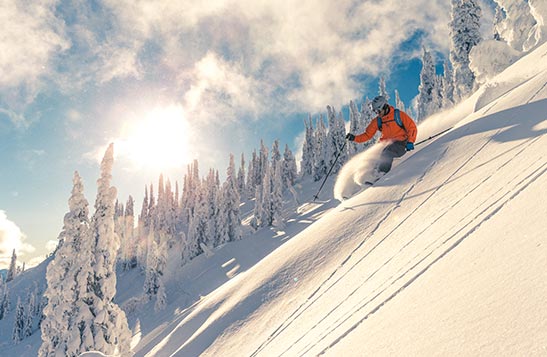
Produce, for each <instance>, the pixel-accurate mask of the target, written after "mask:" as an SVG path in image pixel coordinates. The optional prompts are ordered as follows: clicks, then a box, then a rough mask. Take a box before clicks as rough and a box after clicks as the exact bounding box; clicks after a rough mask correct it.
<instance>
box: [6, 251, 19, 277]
mask: <svg viewBox="0 0 547 357" xmlns="http://www.w3.org/2000/svg"><path fill="white" fill-rule="evenodd" d="M16 276H17V254H16V253H15V249H14V250H13V252H12V254H11V261H10V264H9V269H8V275H7V279H6V281H12V280H13V279H14V278H15V277H16Z"/></svg>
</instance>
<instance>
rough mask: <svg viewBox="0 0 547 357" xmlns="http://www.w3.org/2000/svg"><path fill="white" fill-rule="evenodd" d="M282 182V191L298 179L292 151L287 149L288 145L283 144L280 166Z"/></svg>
mask: <svg viewBox="0 0 547 357" xmlns="http://www.w3.org/2000/svg"><path fill="white" fill-rule="evenodd" d="M282 168H283V169H282V173H281V177H282V181H283V189H285V188H288V187H291V186H293V185H294V184H295V182H296V178H297V177H298V171H297V170H298V169H297V168H296V159H295V158H294V155H293V153H292V151H291V150H290V149H289V145H287V144H285V151H284V152H283V164H282Z"/></svg>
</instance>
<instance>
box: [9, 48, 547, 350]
mask: <svg viewBox="0 0 547 357" xmlns="http://www.w3.org/2000/svg"><path fill="white" fill-rule="evenodd" d="M449 127H453V128H452V129H451V130H450V131H448V132H447V133H445V134H444V135H442V136H439V137H437V138H435V139H432V140H430V141H428V142H426V143H423V144H421V145H419V146H417V147H416V150H415V151H413V152H411V153H409V154H407V155H405V156H404V157H403V158H402V159H400V160H398V161H396V163H395V165H394V168H393V169H392V171H391V172H390V173H389V174H388V175H386V176H384V177H383V178H382V179H380V181H378V182H377V183H376V184H375V185H374V186H372V187H370V188H368V189H366V190H364V191H362V192H360V193H357V194H355V195H354V196H353V197H351V198H350V199H348V200H345V201H343V202H341V203H340V202H338V201H337V200H335V199H334V198H333V186H334V180H330V181H329V182H328V184H327V185H326V187H325V188H324V189H323V190H324V191H323V192H322V193H321V195H320V197H319V199H318V200H317V202H315V203H301V205H300V207H298V210H297V212H295V210H292V211H290V210H288V211H287V215H290V216H289V220H288V223H287V225H286V228H285V229H284V230H283V231H279V230H277V231H275V230H270V229H264V230H261V231H259V232H258V233H257V234H256V235H253V236H250V237H248V238H246V239H244V240H242V241H239V242H235V243H230V244H227V245H225V246H223V247H219V248H218V249H216V250H215V251H214V254H213V255H211V256H205V255H202V256H199V257H198V258H196V259H194V260H193V261H192V262H191V263H190V264H188V265H187V266H185V267H182V268H181V267H180V266H179V260H178V258H179V257H177V256H174V255H173V256H171V257H170V259H169V268H168V274H167V276H166V280H167V299H168V305H167V308H166V309H165V310H163V311H160V312H155V311H154V308H153V305H154V302H151V303H149V304H147V305H144V306H138V304H135V303H134V298H136V297H138V296H139V295H140V294H141V293H142V285H143V276H142V274H141V272H139V271H137V270H136V269H134V270H132V271H129V272H125V273H119V277H118V287H117V288H118V294H117V296H116V302H117V303H118V304H120V306H121V307H122V308H124V310H125V311H126V313H127V316H128V319H129V324H130V327H131V328H132V329H133V331H134V338H133V348H134V349H133V350H134V352H135V354H136V356H200V355H203V356H223V357H224V356H315V355H323V354H324V355H328V356H456V355H457V356H462V355H463V356H479V355H480V356H546V355H547V303H546V301H547V225H546V223H545V221H546V218H547V189H546V187H547V175H546V171H547V135H546V134H547V44H544V45H542V46H540V47H538V48H537V49H536V50H534V51H533V52H532V53H530V54H528V55H527V56H525V57H523V58H521V59H520V60H518V61H517V62H515V63H514V64H513V65H511V66H510V67H509V68H507V69H506V70H505V71H504V72H502V73H501V74H500V75H498V76H496V77H495V78H493V79H491V80H490V81H489V82H488V83H486V84H485V85H484V86H483V87H482V88H481V89H479V90H478V91H477V92H476V93H475V94H474V95H473V96H472V97H470V98H468V99H467V100H465V101H464V102H462V103H460V104H459V105H458V106H456V107H455V108H453V109H451V110H449V111H446V112H443V113H439V114H437V115H435V116H434V117H432V118H430V119H429V120H428V121H426V122H424V123H422V124H421V125H420V128H419V132H420V134H419V138H418V140H422V139H425V138H427V137H429V136H431V135H432V134H435V133H436V132H438V131H441V130H443V129H446V128H449ZM347 165H354V163H353V161H351V162H350V163H348V164H347ZM345 171H349V172H351V171H352V170H351V167H350V168H345ZM353 182H354V180H353V178H352V177H351V175H350V176H344V175H341V177H340V178H339V180H338V183H337V185H341V187H342V190H344V189H345V188H347V185H353ZM318 186H319V183H311V182H308V181H305V182H302V183H301V187H299V189H300V201H302V202H304V201H306V200H310V201H311V200H312V199H313V195H314V194H315V192H316V190H317V188H318ZM339 187H340V186H339ZM354 188H355V187H354ZM344 192H346V191H344ZM244 212H245V209H244ZM291 212H292V213H291ZM44 264H45V263H44ZM44 264H42V265H41V266H39V267H37V268H34V269H30V270H29V271H27V272H25V273H24V274H23V275H22V276H21V277H19V278H18V280H17V281H14V284H13V285H12V286H11V287H10V289H11V291H12V293H15V294H16V293H17V292H18V291H19V288H18V286H21V289H20V293H21V294H22V292H23V291H24V290H23V289H24V287H28V286H30V284H31V283H32V281H33V280H36V281H41V284H43V282H44V278H43V274H44V273H45V269H44ZM38 273H40V274H41V275H40V274H38ZM37 275H39V276H37ZM10 323H11V325H10ZM12 323H13V319H12V318H11V319H4V320H3V321H0V355H2V356H35V355H36V353H37V350H38V348H39V346H40V343H41V340H40V336H39V333H38V332H36V333H35V334H34V335H32V336H31V337H29V338H27V339H25V340H24V341H22V343H21V344H19V345H16V346H14V345H12V344H11V342H10V341H9V340H10V336H11V326H12Z"/></svg>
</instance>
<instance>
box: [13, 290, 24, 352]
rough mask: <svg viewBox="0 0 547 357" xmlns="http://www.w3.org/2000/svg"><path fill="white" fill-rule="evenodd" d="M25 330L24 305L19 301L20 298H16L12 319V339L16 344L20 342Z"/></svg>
mask: <svg viewBox="0 0 547 357" xmlns="http://www.w3.org/2000/svg"><path fill="white" fill-rule="evenodd" d="M24 330H25V306H24V305H23V304H22V303H21V298H17V307H16V308H15V319H14V320H13V332H12V335H11V336H12V338H11V339H12V341H13V342H15V343H16V344H17V343H19V342H21V341H22V340H23V338H25V336H24Z"/></svg>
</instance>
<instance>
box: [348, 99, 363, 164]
mask: <svg viewBox="0 0 547 357" xmlns="http://www.w3.org/2000/svg"><path fill="white" fill-rule="evenodd" d="M362 131H363V127H362V119H361V112H359V109H357V105H356V104H355V102H353V101H350V102H349V132H350V133H352V134H354V135H357V134H359V133H361V132H362ZM361 150H362V145H361V144H358V143H356V142H349V143H348V154H349V156H350V157H351V156H353V155H355V154H356V153H358V152H360V151H361Z"/></svg>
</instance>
